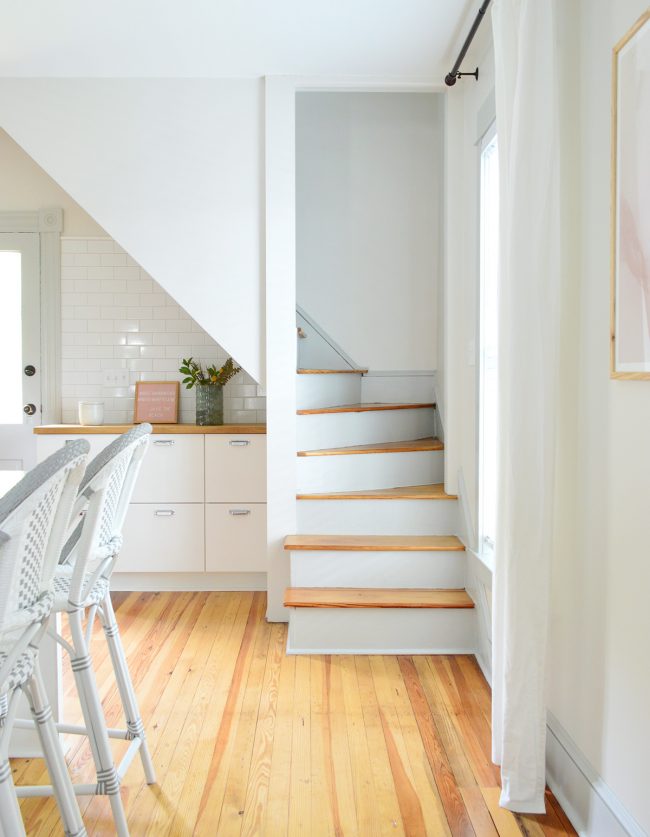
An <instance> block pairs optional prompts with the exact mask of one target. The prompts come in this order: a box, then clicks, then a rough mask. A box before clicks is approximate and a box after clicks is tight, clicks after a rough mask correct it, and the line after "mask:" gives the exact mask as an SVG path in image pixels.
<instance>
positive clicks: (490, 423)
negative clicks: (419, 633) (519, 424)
mask: <svg viewBox="0 0 650 837" xmlns="http://www.w3.org/2000/svg"><path fill="white" fill-rule="evenodd" d="M498 270H499V155H498V148H497V136H496V132H495V130H494V129H492V130H490V131H488V133H487V135H486V136H485V138H484V139H483V142H482V143H481V197H480V346H481V354H480V384H479V386H480V396H479V404H480V407H479V409H480V424H479V427H480V431H479V432H480V437H479V502H480V508H479V526H480V533H481V543H480V549H481V551H484V550H493V549H494V542H495V530H496V490H497V438H498V433H497V427H498V378H497V374H498V372H497V359H498V333H499V319H498V312H499V306H498Z"/></svg>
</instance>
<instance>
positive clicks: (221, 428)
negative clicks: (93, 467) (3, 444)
mask: <svg viewBox="0 0 650 837" xmlns="http://www.w3.org/2000/svg"><path fill="white" fill-rule="evenodd" d="M133 427H135V425H134V424H98V425H82V424H43V425H42V426H41V427H35V428H34V433H36V434H38V435H41V436H52V435H56V434H61V435H65V436H72V435H79V436H90V435H94V434H98V433H111V434H120V433H126V432H127V430H131V428H133ZM153 432H154V433H163V434H164V435H165V436H169V435H171V434H172V433H198V434H203V433H205V434H212V433H227V434H231V435H236V434H238V433H242V434H244V435H246V436H250V435H252V434H253V433H266V425H265V424H219V425H206V426H204V427H202V426H200V425H198V424H154V425H153Z"/></svg>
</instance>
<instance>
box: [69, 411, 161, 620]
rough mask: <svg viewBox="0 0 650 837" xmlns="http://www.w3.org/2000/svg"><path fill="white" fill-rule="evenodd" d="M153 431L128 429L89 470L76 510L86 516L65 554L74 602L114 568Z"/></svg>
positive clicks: (87, 469)
mask: <svg viewBox="0 0 650 837" xmlns="http://www.w3.org/2000/svg"><path fill="white" fill-rule="evenodd" d="M151 431H152V427H151V425H150V424H146V423H145V424H140V425H138V426H137V427H134V428H133V429H132V430H129V431H128V432H127V433H123V434H122V435H121V436H120V437H119V438H117V439H115V441H114V442H111V444H110V445H107V446H106V447H105V448H104V449H103V450H102V451H101V452H100V453H99V454H98V455H97V456H96V457H95V458H94V459H93V460H92V461H91V462H90V463H89V464H88V467H87V468H86V474H85V476H84V479H83V482H82V483H81V486H80V488H79V496H78V499H77V504H76V505H75V512H77V513H80V512H81V511H82V510H83V511H84V517H83V519H82V520H81V522H80V523H79V524H78V525H77V526H76V528H75V530H74V532H73V534H72V535H71V537H70V538H69V539H68V541H67V543H66V544H65V547H64V549H63V552H62V556H61V562H62V563H68V564H71V565H72V566H73V567H74V570H73V575H72V581H71V584H70V601H71V602H74V603H77V604H80V603H81V602H82V601H83V600H84V599H85V596H86V594H87V592H88V590H89V588H90V587H92V585H93V584H94V582H95V581H96V579H97V578H99V577H100V576H101V575H107V574H110V572H111V570H112V565H113V563H114V560H115V558H116V556H117V553H118V552H119V549H120V546H121V537H122V527H123V525H124V518H125V517H126V513H127V510H128V507H129V503H130V501H131V497H132V495H133V489H134V488H135V483H136V480H137V476H138V473H139V471H140V466H141V464H142V459H143V457H144V454H145V452H146V450H147V445H148V444H149V437H150V435H151ZM89 570H90V572H89Z"/></svg>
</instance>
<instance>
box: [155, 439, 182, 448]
mask: <svg viewBox="0 0 650 837" xmlns="http://www.w3.org/2000/svg"><path fill="white" fill-rule="evenodd" d="M153 443H154V445H164V446H165V447H171V446H172V445H174V444H176V443H175V441H174V439H154V440H153Z"/></svg>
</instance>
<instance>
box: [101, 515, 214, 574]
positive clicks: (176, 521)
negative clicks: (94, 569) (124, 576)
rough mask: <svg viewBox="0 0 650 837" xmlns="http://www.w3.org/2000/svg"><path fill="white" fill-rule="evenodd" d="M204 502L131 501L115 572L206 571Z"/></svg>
mask: <svg viewBox="0 0 650 837" xmlns="http://www.w3.org/2000/svg"><path fill="white" fill-rule="evenodd" d="M203 510H204V505H203V503H184V504H174V503H132V504H131V505H130V506H129V511H128V513H127V516H126V521H125V524H124V544H123V546H122V552H121V553H120V557H119V558H118V560H117V565H116V567H115V570H116V572H122V573H128V572H133V573H135V572H139V573H199V572H201V573H202V572H203V571H204V570H205V558H204V544H205V540H204V512H203Z"/></svg>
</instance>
